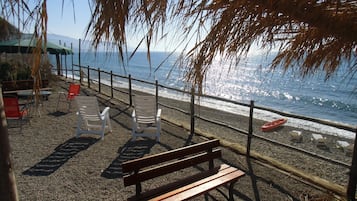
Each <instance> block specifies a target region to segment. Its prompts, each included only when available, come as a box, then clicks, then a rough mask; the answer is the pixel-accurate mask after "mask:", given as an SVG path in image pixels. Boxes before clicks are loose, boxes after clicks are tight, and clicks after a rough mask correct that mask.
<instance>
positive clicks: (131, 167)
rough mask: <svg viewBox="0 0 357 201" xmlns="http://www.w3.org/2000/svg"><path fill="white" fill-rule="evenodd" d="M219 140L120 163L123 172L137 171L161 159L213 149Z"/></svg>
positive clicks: (157, 162)
mask: <svg viewBox="0 0 357 201" xmlns="http://www.w3.org/2000/svg"><path fill="white" fill-rule="evenodd" d="M219 145H220V144H219V140H217V139H215V140H210V141H206V142H203V143H199V144H194V145H190V146H189V147H182V148H179V149H174V150H171V151H167V152H164V153H160V154H156V155H151V156H145V157H142V158H138V159H134V160H130V161H126V162H124V163H122V171H123V173H126V172H130V171H137V170H139V168H144V167H149V166H152V165H156V164H159V163H161V162H162V161H169V160H174V159H179V158H181V157H182V156H186V155H190V154H195V153H199V152H202V151H207V150H208V149H213V148H215V147H219Z"/></svg>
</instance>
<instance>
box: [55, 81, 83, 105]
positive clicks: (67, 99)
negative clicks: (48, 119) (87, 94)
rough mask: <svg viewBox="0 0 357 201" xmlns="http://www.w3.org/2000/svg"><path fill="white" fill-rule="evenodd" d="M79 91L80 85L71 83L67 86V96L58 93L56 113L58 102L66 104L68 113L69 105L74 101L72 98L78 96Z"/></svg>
mask: <svg viewBox="0 0 357 201" xmlns="http://www.w3.org/2000/svg"><path fill="white" fill-rule="evenodd" d="M80 90H81V85H80V84H74V83H71V84H70V85H69V89H68V93H67V94H66V93H64V92H60V93H59V95H58V101H57V107H56V111H58V106H59V103H60V102H64V103H66V104H68V111H70V109H71V103H72V101H73V100H74V98H75V97H76V96H77V95H78V94H79V92H80Z"/></svg>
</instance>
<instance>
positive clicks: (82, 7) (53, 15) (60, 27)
mask: <svg viewBox="0 0 357 201" xmlns="http://www.w3.org/2000/svg"><path fill="white" fill-rule="evenodd" d="M72 2H74V4H73V3H72ZM62 3H63V4H62ZM62 5H63V9H62ZM47 10H48V30H47V32H48V33H49V34H57V35H62V36H67V37H71V38H74V39H77V40H78V39H84V38H85V32H86V30H87V26H88V23H89V21H90V18H91V14H90V6H89V4H88V0H73V1H72V0H64V1H63V0H47ZM86 39H88V37H87V38H86ZM89 39H90V38H89ZM139 41H140V40H139V39H138V38H134V37H133V36H131V37H130V35H129V36H128V39H127V42H128V47H129V49H131V48H134V47H136V45H137V44H138V43H139ZM170 48H173V45H172V40H170V39H167V40H164V41H162V42H161V43H158V44H154V45H153V46H152V50H156V51H170ZM140 49H142V50H145V46H143V47H142V48H140ZM140 49H139V50H140Z"/></svg>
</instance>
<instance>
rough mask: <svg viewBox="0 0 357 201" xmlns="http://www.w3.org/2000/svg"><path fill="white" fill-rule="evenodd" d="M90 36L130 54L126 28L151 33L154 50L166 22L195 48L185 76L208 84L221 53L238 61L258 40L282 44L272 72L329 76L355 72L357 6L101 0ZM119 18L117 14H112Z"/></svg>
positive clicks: (275, 0) (297, 1)
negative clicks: (345, 69) (344, 68)
mask: <svg viewBox="0 0 357 201" xmlns="http://www.w3.org/2000/svg"><path fill="white" fill-rule="evenodd" d="M94 7H95V8H94V9H93V10H94V12H93V16H92V19H91V23H90V25H89V27H88V33H91V34H92V35H93V37H94V45H95V46H97V45H98V44H99V43H100V42H101V41H102V40H103V39H104V40H107V41H111V42H115V43H116V44H117V45H118V46H119V49H120V50H123V49H125V47H126V46H125V45H126V43H127V41H126V34H127V27H128V26H129V25H130V27H131V29H133V30H135V31H137V33H144V34H143V37H142V41H141V42H140V43H139V44H138V46H139V45H142V43H146V45H147V49H148V52H150V46H151V44H153V42H154V40H157V38H160V37H163V36H165V35H166V34H167V33H166V32H165V31H163V30H164V28H163V27H164V26H165V23H167V21H169V20H170V21H175V22H177V24H178V25H179V26H177V30H172V28H171V29H170V30H169V31H177V32H179V33H181V34H182V35H184V36H191V37H187V38H188V39H190V40H194V41H195V46H194V47H193V48H191V49H189V50H188V53H187V54H186V55H185V56H186V58H187V59H188V61H189V65H188V69H187V74H186V78H187V79H188V81H191V82H192V83H193V84H194V85H198V86H202V84H203V81H204V78H205V74H206V72H207V70H208V69H209V68H210V64H211V63H212V61H213V59H214V58H215V56H216V55H218V54H220V55H222V56H224V58H225V59H237V58H238V59H239V58H240V57H241V56H244V55H245V54H246V53H247V52H248V50H249V49H250V48H251V46H252V44H253V43H254V42H258V43H259V45H260V47H269V48H274V47H276V46H278V54H277V56H276V57H275V59H274V62H273V65H272V67H273V68H274V67H277V66H280V64H282V66H283V67H284V68H285V69H288V68H292V67H294V66H295V67H296V66H297V67H298V68H299V72H300V73H301V75H302V76H305V75H307V74H311V73H314V72H315V71H316V70H317V69H319V68H322V69H323V70H324V71H325V72H326V78H328V77H330V76H331V75H332V74H333V73H334V72H335V71H336V69H337V68H338V67H339V66H340V64H341V62H342V61H343V60H351V59H352V60H353V62H352V65H350V68H351V70H353V71H356V70H357V69H356V59H355V56H356V55H355V54H356V41H357V34H356V33H357V3H356V1H346V0H340V1H328V0H325V1H323V0H322V1H310V0H283V1H281V0H269V1H259V0H253V1H251V0H239V1H229V0H221V1H203V0H202V1H184V0H180V1H178V2H175V3H170V2H169V1H150V0H147V1H142V3H139V2H137V1H124V2H122V1H105V0H98V1H97V3H96V4H95V5H94ZM114 13H115V14H116V15H112V14H114Z"/></svg>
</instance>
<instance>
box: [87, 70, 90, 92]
mask: <svg viewBox="0 0 357 201" xmlns="http://www.w3.org/2000/svg"><path fill="white" fill-rule="evenodd" d="M89 72H90V70H89V66H87V74H88V78H87V85H88V89H90V76H89Z"/></svg>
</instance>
